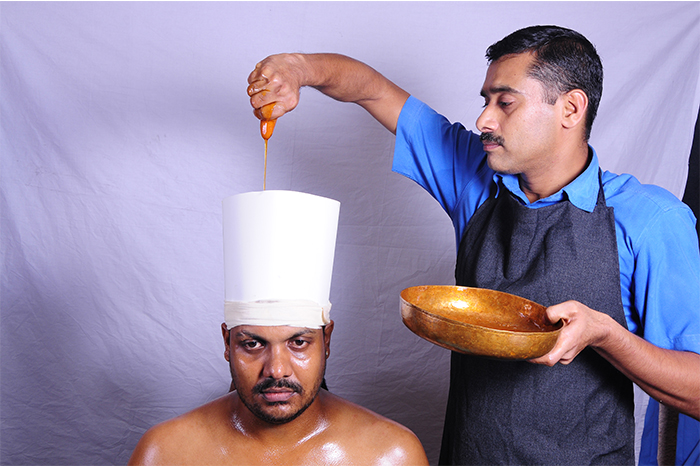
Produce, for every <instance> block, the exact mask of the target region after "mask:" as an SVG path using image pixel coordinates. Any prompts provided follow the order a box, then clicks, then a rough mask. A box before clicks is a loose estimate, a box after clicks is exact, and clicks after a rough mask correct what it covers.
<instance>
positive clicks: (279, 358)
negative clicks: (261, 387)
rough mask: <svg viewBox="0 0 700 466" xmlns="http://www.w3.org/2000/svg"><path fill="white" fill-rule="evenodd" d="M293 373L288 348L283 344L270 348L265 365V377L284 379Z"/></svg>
mask: <svg viewBox="0 0 700 466" xmlns="http://www.w3.org/2000/svg"><path fill="white" fill-rule="evenodd" d="M291 375H292V365H291V361H290V355H289V352H288V351H287V349H286V348H285V347H284V346H283V345H282V346H277V345H273V346H271V347H269V348H268V354H267V358H266V359H265V364H264V366H263V377H266V378H267V377H271V378H273V379H276V380H278V379H283V378H285V377H290V376H291Z"/></svg>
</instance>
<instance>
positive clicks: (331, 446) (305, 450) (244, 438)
mask: <svg viewBox="0 0 700 466" xmlns="http://www.w3.org/2000/svg"><path fill="white" fill-rule="evenodd" d="M332 330H333V323H332V322H331V323H330V324H329V325H327V326H326V327H325V328H324V329H323V330H321V329H307V328H301V327H286V326H279V327H255V326H238V327H235V328H233V329H231V330H230V331H229V330H228V329H227V328H226V326H225V324H224V325H222V334H223V337H224V343H225V353H224V356H225V358H226V359H227V360H228V361H229V365H230V367H231V371H232V374H233V375H234V379H235V384H236V390H235V391H233V392H230V393H228V394H227V395H224V396H222V397H221V398H218V399H216V400H214V401H212V402H210V403H207V404H205V405H204V406H201V407H199V408H197V409H195V410H193V411H190V412H189V413H186V414H183V415H182V416H179V417H177V418H175V419H171V420H169V421H166V422H164V423H162V424H159V425H157V426H155V427H153V428H151V429H149V431H148V432H146V434H145V435H144V436H143V438H142V439H141V441H140V442H139V444H138V445H137V447H136V449H135V450H134V453H133V455H132V457H131V459H130V461H129V464H132V465H137V464H147V465H156V464H159V465H171V464H192V465H200V464H209V465H216V464H222V465H223V464H245V465H253V464H269V465H277V464H290V465H296V464H299V465H313V464H319V465H345V464H368V465H371V464H377V465H380V464H392V465H400V464H406V465H423V464H428V462H427V458H426V457H425V452H424V451H423V447H422V445H421V444H420V441H419V440H418V439H417V438H416V436H415V435H414V434H413V433H412V432H411V431H409V430H408V429H406V428H405V427H403V426H401V425H399V424H397V423H395V422H393V421H391V420H389V419H386V418H383V417H381V416H379V415H377V414H375V413H372V412H371V411H369V410H366V409H365V408H362V407H361V406H358V405H355V404H353V403H351V402H349V401H346V400H343V399H342V398H339V397H337V396H335V395H333V394H331V393H329V392H328V391H326V390H319V387H320V384H321V381H322V379H323V374H324V370H325V365H326V358H327V357H328V355H329V354H330V351H329V345H330V336H331V332H332ZM283 380H286V382H284V383H278V382H280V381H283ZM270 381H272V382H270ZM256 387H257V388H256ZM244 399H245V402H244ZM249 406H250V407H252V409H251V408H249Z"/></svg>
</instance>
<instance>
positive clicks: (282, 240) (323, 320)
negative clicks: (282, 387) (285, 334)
mask: <svg viewBox="0 0 700 466" xmlns="http://www.w3.org/2000/svg"><path fill="white" fill-rule="evenodd" d="M223 208H224V217H223V227H224V272H225V273H224V278H225V284H226V298H225V299H226V302H225V305H224V320H225V322H226V326H227V327H228V328H229V329H232V328H233V327H235V326H237V325H264V326H276V325H290V326H294V327H309V328H321V327H322V326H323V325H326V324H328V323H329V322H330V309H331V303H330V301H329V297H330V288H331V276H332V273H333V258H334V255H335V240H336V235H337V231H338V216H339V213H340V203H339V202H338V201H335V200H333V199H327V198H324V197H320V196H315V195H312V194H306V193H300V192H296V191H258V192H249V193H243V194H237V195H235V196H230V197H227V198H226V199H224V201H223Z"/></svg>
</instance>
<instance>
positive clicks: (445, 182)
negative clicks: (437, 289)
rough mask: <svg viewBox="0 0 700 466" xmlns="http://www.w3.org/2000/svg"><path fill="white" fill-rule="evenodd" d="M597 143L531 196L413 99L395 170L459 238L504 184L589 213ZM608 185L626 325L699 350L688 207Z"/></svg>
mask: <svg viewBox="0 0 700 466" xmlns="http://www.w3.org/2000/svg"><path fill="white" fill-rule="evenodd" d="M591 151H592V153H593V156H592V159H591V161H590V163H589V165H588V167H587V168H586V169H585V171H584V172H583V173H581V175H579V176H578V177H577V178H576V179H575V180H574V181H572V182H571V183H570V184H568V185H567V186H565V187H564V188H562V189H561V190H560V191H559V192H557V193H555V194H553V195H551V196H549V197H547V198H544V199H539V200H537V201H535V202H533V203H530V202H529V200H528V198H527V196H526V195H525V194H524V193H523V191H522V190H521V189H520V183H519V179H518V176H517V175H502V174H498V173H496V172H494V171H493V170H491V169H490V168H489V166H488V164H487V162H486V153H485V152H484V150H483V145H482V143H481V141H480V140H479V136H478V135H477V134H474V133H472V132H471V131H467V130H466V129H465V128H464V126H462V125H461V124H459V123H455V124H451V123H450V122H449V121H448V120H447V119H446V118H445V117H443V116H442V115H439V114H438V113H436V112H435V111H434V110H432V109H431V108H430V107H428V106H427V105H425V104H424V103H422V102H420V101H419V100H417V99H415V98H413V97H410V98H409V99H408V101H407V102H406V104H405V105H404V107H403V109H402V110H401V114H400V116H399V121H398V127H397V131H396V146H395V149H394V164H393V170H394V171H395V172H397V173H400V174H402V175H404V176H407V177H408V178H411V179H412V180H414V181H416V182H417V183H418V184H419V185H421V186H422V187H423V188H425V189H426V190H427V191H428V192H429V193H431V194H432V195H433V197H435V199H436V200H437V201H438V202H439V203H440V205H442V207H443V208H444V209H445V211H446V212H447V214H448V215H449V216H450V218H451V219H452V222H453V224H454V228H455V239H456V244H457V246H459V242H460V240H461V238H462V235H463V233H464V230H465V228H466V226H467V223H468V222H469V220H470V219H471V216H472V215H473V214H474V212H475V211H476V209H478V207H479V206H480V205H481V204H482V203H483V202H484V201H485V200H486V199H487V198H488V197H489V195H490V193H491V191H492V190H495V191H496V195H498V194H499V190H500V189H501V185H502V186H503V187H504V188H505V189H507V190H508V191H510V192H512V193H513V194H514V195H515V196H516V197H517V198H518V199H520V202H522V203H523V205H527V206H528V207H530V208H533V209H536V208H539V207H544V206H547V205H551V204H554V203H557V202H561V201H564V200H568V201H569V202H571V203H572V204H573V205H575V206H576V207H578V208H580V209H582V210H586V211H588V212H592V211H593V209H594V207H595V203H596V196H597V193H598V188H599V184H598V169H599V165H598V156H597V154H596V153H595V150H593V149H592V148H591ZM499 181H500V183H499ZM603 192H604V194H605V200H606V203H607V205H608V206H609V207H613V208H614V212H615V231H616V235H617V249H618V255H619V264H620V289H621V292H622V304H623V308H624V312H625V317H626V320H627V327H628V328H629V330H630V331H631V332H633V333H635V334H637V335H639V336H640V337H642V338H644V339H645V340H647V341H649V342H651V343H653V344H654V345H656V346H659V347H661V348H667V349H673V350H679V351H692V352H695V353H700V252H699V251H698V237H697V233H696V230H695V221H696V220H695V217H694V215H693V213H692V211H691V210H690V208H688V206H686V205H685V204H683V203H682V202H680V201H679V200H678V198H676V197H675V196H674V195H673V194H671V193H670V192H668V191H666V190H665V189H663V188H660V187H658V186H653V185H643V184H641V183H640V182H639V181H638V180H637V179H636V178H634V177H633V176H631V175H616V174H614V173H611V172H608V171H605V172H603ZM653 403H655V402H654V401H653V400H650V405H653ZM650 409H653V407H650ZM683 417H685V416H683ZM687 419H688V420H689V421H692V423H695V424H694V425H695V426H696V427H697V426H698V424H697V422H696V421H693V420H691V419H690V418H687ZM683 422H684V423H685V422H686V421H685V420H684V421H683ZM692 423H691V424H692ZM649 427H650V428H651V427H653V426H651V425H650V426H649ZM698 432H700V428H698ZM698 442H700V435H698V437H696V441H695V443H694V445H689V446H688V451H686V450H685V449H684V452H683V453H681V452H679V453H681V454H679V457H680V456H683V457H685V458H687V457H688V455H690V453H689V451H690V450H693V448H694V450H695V462H694V463H693V464H697V460H698V458H699V457H700V453H699V452H698V447H697V445H698ZM679 449H681V445H679ZM691 456H692V455H691Z"/></svg>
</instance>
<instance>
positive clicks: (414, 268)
mask: <svg viewBox="0 0 700 466" xmlns="http://www.w3.org/2000/svg"><path fill="white" fill-rule="evenodd" d="M548 23H554V24H560V25H563V26H567V27H572V28H574V29H577V30H579V31H580V32H582V33H584V34H585V35H587V36H588V37H589V38H590V39H591V41H592V42H594V43H595V44H596V46H597V47H598V49H599V53H600V55H601V57H602V59H603V62H604V65H605V71H606V78H605V90H604V93H603V100H602V104H601V107H600V112H599V117H598V120H597V122H596V124H595V126H594V129H593V137H592V141H591V142H592V144H593V145H594V147H596V149H597V150H598V153H599V155H600V158H601V163H602V165H603V167H604V168H607V169H609V170H612V171H615V172H618V173H619V172H628V173H632V174H634V175H636V176H637V177H639V178H640V179H641V180H642V181H643V182H647V183H656V184H659V185H661V186H663V187H665V188H667V189H669V190H670V191H672V192H673V193H674V194H676V195H677V196H681V195H682V193H683V189H684V186H685V181H686V176H687V175H686V174H687V161H688V154H689V150H690V145H691V139H692V130H693V126H694V123H695V117H696V115H697V112H698V105H699V103H700V92H699V89H700V87H699V84H700V80H699V74H700V72H699V69H700V58H699V57H700V3H698V2H681V3H673V2H661V3H655V2H641V3H635V2H622V3H606V2H603V3H584V2H572V3H557V2H544V3H529V2H515V3H494V2H487V3H476V2H475V3H472V2H468V3H462V2H448V3H437V2H428V3H421V2H409V3H403V2H389V3H373V2H361V3H342V2H330V3H325V2H308V3H296V2H282V3H267V2H253V3H244V2H233V3H228V2H215V3H187V2H177V3H167V2H156V3H139V2H125V3H121V2H114V3H112V2H107V3H82V2H80V3H58V2H56V3H54V2H49V3H35V2H28V3H23V2H20V3H13V2H2V3H0V105H1V114H0V115H1V118H2V121H1V132H0V138H1V139H0V151H1V152H0V156H1V159H0V160H1V162H2V167H1V169H2V172H1V175H0V176H1V178H0V180H1V185H0V201H1V204H0V208H1V211H0V214H1V230H0V238H1V242H2V248H1V253H2V277H1V279H0V292H1V293H2V294H1V296H0V307H1V312H2V314H1V319H2V320H1V324H2V325H1V327H2V333H1V338H2V343H1V351H2V352H1V366H2V369H1V372H0V375H1V377H2V378H1V383H2V385H1V387H0V388H1V392H0V394H1V399H0V416H1V421H2V432H1V438H0V439H1V443H2V445H1V447H2V448H1V450H0V455H1V456H0V461H1V462H2V463H3V464H46V465H48V464H66V465H67V464H91V465H97V464H120V463H125V462H126V461H127V459H128V458H129V456H130V454H131V451H132V449H133V448H134V446H135V444H136V442H137V441H138V439H139V437H140V436H141V435H142V434H143V432H144V431H145V430H146V429H147V428H148V427H150V426H152V425H153V424H155V423H157V422H160V421H163V420H165V419H167V418H170V417H173V416H175V415H178V414H180V413H183V412H185V411H187V410H190V409H192V408H194V407H196V406H198V405H200V404H202V403H204V402H206V401H208V400H211V399H213V398H215V397H218V396H221V395H222V394H224V393H226V391H227V389H228V386H229V374H228V369H227V366H226V363H225V361H224V359H223V344H222V341H221V336H220V329H219V325H220V323H221V321H222V319H223V300H224V289H223V259H222V256H223V255H222V232H221V201H222V199H223V198H224V197H226V196H229V195H232V194H236V193H241V192H246V191H256V190H260V189H261V188H262V170H263V142H262V139H261V138H260V135H259V130H258V121H257V120H256V119H255V118H254V117H253V115H252V111H251V108H250V106H249V103H248V99H247V96H246V94H245V87H246V78H247V76H248V73H249V72H250V71H251V70H252V69H253V67H254V65H255V64H256V62H257V61H259V60H260V59H262V58H263V57H265V56H266V55H268V54H271V53H277V52H282V51H303V52H319V51H330V52H339V53H344V54H348V55H351V56H354V57H356V58H358V59H360V60H363V61H365V62H367V63H369V64H370V65H372V66H374V67H375V68H376V69H378V70H379V71H380V72H382V73H384V74H385V75H386V76H388V77H389V78H390V79H392V80H394V81H395V82H396V83H397V84H399V85H400V86H402V87H403V88H405V89H406V90H408V91H409V92H411V93H413V94H414V95H415V96H416V97H418V98H419V99H422V100H424V101H425V102H427V103H429V104H430V105H432V106H433V107H434V108H435V109H436V110H438V111H439V112H442V113H443V114H445V115H446V116H447V117H449V118H450V119H451V120H453V121H454V120H459V121H462V122H464V123H465V125H466V126H467V127H471V128H473V126H474V124H473V123H474V121H475V119H476V117H477V116H478V114H479V112H480V108H481V105H482V99H481V98H480V97H479V89H480V87H481V84H482V81H483V78H484V74H485V71H486V65H485V61H484V58H483V55H484V51H485V49H486V47H487V46H488V45H490V44H491V43H493V42H495V41H496V40H498V39H500V38H502V37H503V36H504V35H506V34H507V33H509V32H512V31H513V30H515V29H517V28H520V27H524V26H528V25H532V24H548ZM392 150H393V136H392V135H391V134H389V133H388V132H386V131H385V130H384V129H383V128H382V127H381V126H380V125H379V124H378V123H376V122H375V121H374V120H373V119H372V118H371V117H369V116H368V115H367V114H365V113H364V111H363V110H362V109H360V108H359V107H356V106H354V105H349V104H341V103H338V102H334V101H332V100H330V99H328V98H326V97H324V96H322V95H321V94H319V93H318V92H316V91H314V90H312V89H305V90H304V91H303V92H302V102H301V104H300V106H299V107H298V109H297V110H295V111H294V112H292V113H291V114H289V115H287V116H285V117H284V118H283V119H281V120H280V121H278V124H277V128H276V130H275V134H274V136H273V137H272V139H271V140H270V155H269V166H268V176H267V187H268V189H292V190H297V191H304V192H309V193H313V194H318V195H322V196H326V197H330V198H334V199H337V200H339V201H340V202H341V211H340V227H339V233H338V244H337V252H336V263H335V268H334V273H333V285H332V291H331V301H332V302H333V310H332V318H333V319H334V320H335V322H336V330H335V332H334V335H333V342H332V355H331V358H330V360H329V366H328V371H327V379H328V384H329V386H330V389H331V390H332V391H333V392H335V393H336V394H338V395H341V396H343V397H345V398H348V399H350V400H352V401H354V402H357V403H359V404H362V405H364V406H366V407H368V408H370V409H373V410H375V411H378V412H379V413H381V414H383V415H385V416H388V417H390V418H392V419H395V420H396V421H398V422H401V423H403V424H405V425H407V426H408V427H410V428H411V429H412V430H413V431H415V432H416V434H417V435H418V436H419V437H420V439H421V440H422V441H423V443H424V445H425V448H426V450H427V453H428V456H429V458H430V459H431V461H433V462H435V461H436V460H437V452H438V448H439V441H440V436H441V430H442V418H443V414H444V409H445V399H446V394H447V372H448V356H449V355H448V352H447V351H445V350H442V349H440V348H437V347H435V346H433V345H431V344H429V343H427V342H425V341H423V340H421V339H419V338H418V337H416V336H414V335H413V334H412V333H411V332H410V331H409V330H407V329H406V328H405V327H404V325H403V324H402V322H401V319H400V315H399V307H398V301H399V298H398V295H399V292H400V291H401V290H402V289H403V288H406V287H409V286H413V285H421V284H452V283H453V266H454V254H455V244H454V233H453V231H452V227H451V223H450V221H449V219H448V218H447V216H446V215H445V214H444V213H443V212H442V210H441V209H440V208H439V206H438V204H437V203H436V202H435V201H433V200H432V198H430V197H429V196H428V195H427V194H426V193H424V192H423V191H422V190H421V189H420V188H419V187H418V186H417V185H414V184H413V183H412V182H410V181H408V180H406V179H404V178H402V177H400V176H398V175H395V174H392V173H391V172H390V165H391V154H392Z"/></svg>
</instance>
